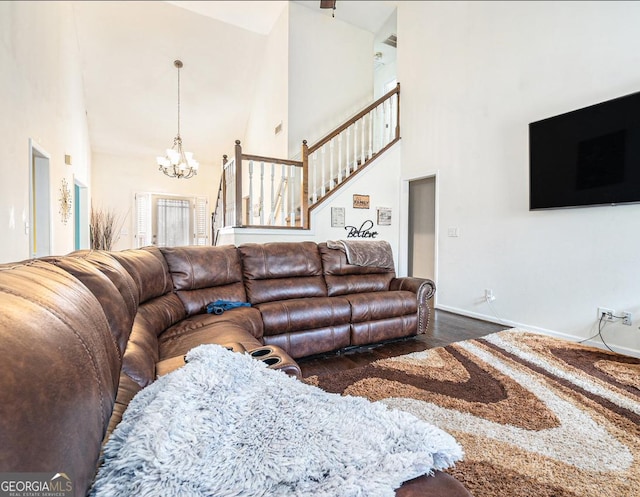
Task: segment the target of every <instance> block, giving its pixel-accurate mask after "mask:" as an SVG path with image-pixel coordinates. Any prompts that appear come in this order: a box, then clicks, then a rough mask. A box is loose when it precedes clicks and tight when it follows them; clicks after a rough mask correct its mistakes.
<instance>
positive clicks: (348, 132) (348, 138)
mask: <svg viewBox="0 0 640 497" xmlns="http://www.w3.org/2000/svg"><path fill="white" fill-rule="evenodd" d="M350 139H351V126H349V127H348V128H347V144H346V145H347V146H346V149H347V150H346V154H345V155H346V159H347V164H346V166H347V172H346V174H345V176H347V178H348V177H349V175H350V174H351V166H350V165H349V158H350V157H349V140H350Z"/></svg>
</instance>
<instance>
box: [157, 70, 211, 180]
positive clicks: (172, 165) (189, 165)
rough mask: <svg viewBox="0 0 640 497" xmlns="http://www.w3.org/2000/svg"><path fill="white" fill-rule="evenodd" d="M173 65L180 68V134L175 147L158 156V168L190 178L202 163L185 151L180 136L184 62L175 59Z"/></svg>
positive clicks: (174, 174) (169, 174)
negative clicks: (181, 85) (181, 77)
mask: <svg viewBox="0 0 640 497" xmlns="http://www.w3.org/2000/svg"><path fill="white" fill-rule="evenodd" d="M173 65H174V66H175V67H176V68H177V69H178V134H177V135H176V137H175V138H174V139H173V147H171V148H168V149H167V150H166V154H165V156H164V157H156V161H157V163H158V169H159V170H160V171H162V172H163V173H164V174H166V175H167V176H169V177H171V178H184V179H189V178H192V177H193V176H195V175H196V174H198V167H200V164H199V163H198V161H196V160H195V159H194V158H193V153H192V152H185V151H184V150H183V149H182V138H181V137H180V69H181V68H182V66H183V64H182V61H181V60H175V61H173Z"/></svg>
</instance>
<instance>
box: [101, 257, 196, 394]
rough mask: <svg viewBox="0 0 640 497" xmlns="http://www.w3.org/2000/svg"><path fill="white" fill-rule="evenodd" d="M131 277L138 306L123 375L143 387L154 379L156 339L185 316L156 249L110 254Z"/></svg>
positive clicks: (165, 266) (156, 359)
mask: <svg viewBox="0 0 640 497" xmlns="http://www.w3.org/2000/svg"><path fill="white" fill-rule="evenodd" d="M111 255H112V256H113V257H114V258H115V259H116V260H118V262H120V264H122V265H123V266H124V268H125V269H126V270H127V271H128V272H129V274H130V275H131V276H132V277H133V280H134V281H135V282H136V286H137V288H138V295H139V301H140V305H139V306H138V312H137V313H136V317H135V319H134V321H133V326H132V329H131V335H130V337H129V341H128V343H127V348H126V350H125V352H124V357H123V359H122V373H123V374H126V375H127V376H128V377H129V378H131V379H132V380H134V381H135V382H136V383H137V384H138V385H140V387H145V386H146V385H148V384H149V383H151V382H152V381H154V379H155V376H156V370H155V364H156V362H158V357H159V345H158V336H159V335H160V334H161V333H162V332H163V331H164V330H166V329H167V328H169V327H170V326H171V325H173V324H175V323H177V322H178V321H180V320H181V319H184V318H185V316H186V311H185V309H184V306H183V305H182V302H181V301H180V299H179V298H178V296H177V295H176V294H175V293H174V292H173V282H172V280H171V275H170V274H169V267H168V266H167V262H166V260H165V258H164V256H163V255H162V253H161V252H160V249H158V248H157V247H144V248H142V249H132V250H123V251H121V252H111Z"/></svg>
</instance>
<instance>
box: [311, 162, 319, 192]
mask: <svg viewBox="0 0 640 497" xmlns="http://www.w3.org/2000/svg"><path fill="white" fill-rule="evenodd" d="M316 174H318V151H315V152H314V153H313V171H312V173H311V178H312V179H313V185H312V188H313V190H312V191H313V202H312V204H315V203H316V202H317V201H318V180H317V177H316Z"/></svg>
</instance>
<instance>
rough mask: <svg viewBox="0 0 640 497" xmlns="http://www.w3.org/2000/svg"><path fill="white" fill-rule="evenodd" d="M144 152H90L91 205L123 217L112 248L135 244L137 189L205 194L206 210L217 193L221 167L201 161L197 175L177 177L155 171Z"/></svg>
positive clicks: (181, 193)
mask: <svg viewBox="0 0 640 497" xmlns="http://www.w3.org/2000/svg"><path fill="white" fill-rule="evenodd" d="M152 159H153V158H150V157H148V156H146V155H144V156H139V157H136V156H133V155H127V156H122V155H113V154H105V153H95V154H94V155H93V198H92V202H93V206H94V207H95V208H105V209H108V210H111V211H113V212H114V213H115V214H116V215H117V216H118V217H119V218H124V222H123V225H122V233H121V235H120V238H119V239H118V241H117V242H116V243H115V244H114V247H113V249H114V250H123V249H127V248H133V247H134V246H135V240H134V235H135V219H134V213H135V209H134V194H135V193H136V192H150V193H166V194H169V195H184V196H207V197H208V198H209V207H210V209H209V211H212V210H213V208H214V203H215V200H216V197H217V195H218V184H219V178H220V168H219V166H215V165H212V164H200V169H199V170H198V174H197V175H196V176H195V177H193V178H190V179H187V180H185V179H176V178H170V177H168V176H165V175H164V174H162V173H161V172H160V171H158V166H157V165H156V163H155V161H154V160H152Z"/></svg>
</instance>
